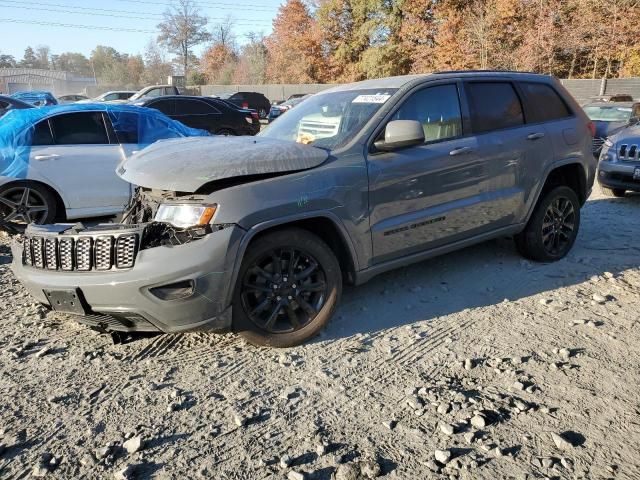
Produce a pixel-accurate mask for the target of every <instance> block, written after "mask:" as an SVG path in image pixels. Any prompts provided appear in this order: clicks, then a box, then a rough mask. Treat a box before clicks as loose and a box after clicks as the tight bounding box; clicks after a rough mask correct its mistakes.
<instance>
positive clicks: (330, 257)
mask: <svg viewBox="0 0 640 480" xmlns="http://www.w3.org/2000/svg"><path fill="white" fill-rule="evenodd" d="M341 290H342V274H341V272H340V265H339V264H338V261H337V259H336V257H335V255H334V253H333V251H332V250H331V249H330V248H329V247H328V246H327V244H325V243H324V242H323V241H322V240H321V239H320V238H318V237H317V236H316V235H314V234H312V233H310V232H308V231H306V230H302V229H299V228H287V229H286V230H280V231H276V232H273V233H270V234H266V235H264V236H263V237H261V238H258V239H257V240H256V241H255V242H252V243H251V244H250V245H249V247H247V251H246V253H245V256H244V258H243V262H242V266H241V268H240V273H239V276H238V281H237V283H236V289H235V292H234V301H233V328H234V330H235V331H236V332H238V333H240V334H241V335H242V336H244V337H245V338H246V339H247V340H248V341H249V342H250V343H253V344H255V345H269V346H274V347H290V346H294V345H299V344H300V343H303V342H305V341H306V340H308V339H309V338H311V337H313V336H314V335H316V334H317V333H318V332H319V331H320V329H322V328H323V327H324V325H325V324H326V323H327V322H328V321H329V319H330V318H331V316H332V315H333V311H334V310H335V307H336V305H337V302H338V298H339V296H340V292H341Z"/></svg>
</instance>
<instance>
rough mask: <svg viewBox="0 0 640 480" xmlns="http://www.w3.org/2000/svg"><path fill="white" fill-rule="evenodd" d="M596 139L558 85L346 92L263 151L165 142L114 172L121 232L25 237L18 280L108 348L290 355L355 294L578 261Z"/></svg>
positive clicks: (483, 78)
mask: <svg viewBox="0 0 640 480" xmlns="http://www.w3.org/2000/svg"><path fill="white" fill-rule="evenodd" d="M591 128H592V125H590V123H589V119H588V118H587V117H586V116H585V114H584V112H583V111H582V109H581V108H580V107H579V106H578V105H577V104H576V102H575V101H574V100H573V99H572V98H571V96H570V95H569V94H568V93H567V92H566V91H565V89H564V88H563V87H562V86H561V85H560V83H559V82H558V81H556V80H555V79H553V78H552V77H548V76H541V75H534V74H523V73H509V72H445V73H437V74H429V75H414V76H403V77H395V78H385V79H379V80H368V81H364V82H359V83H353V84H349V85H342V86H337V87H334V88H331V89H329V90H326V91H323V92H321V93H319V94H317V95H314V96H313V97H310V98H309V99H307V100H305V101H304V102H303V103H301V104H300V105H299V106H297V107H296V108H295V109H292V110H291V112H289V113H287V115H285V116H283V117H282V118H281V119H279V120H278V121H277V122H275V123H273V124H272V125H271V126H269V127H268V128H267V129H266V130H264V131H263V132H261V133H260V134H259V135H258V136H256V137H237V138H222V137H208V138H185V139H177V140H170V141H160V142H157V143H155V144H153V145H151V146H150V147H148V148H146V149H145V150H143V151H141V152H140V153H138V154H137V155H136V156H134V157H132V158H131V159H130V160H128V161H126V162H125V163H123V164H122V165H120V166H119V167H118V174H119V175H120V176H121V177H122V178H124V179H125V180H127V181H129V182H131V183H133V184H135V185H139V188H138V190H137V194H136V196H135V197H134V199H133V200H132V202H131V204H130V205H129V206H128V208H127V210H126V214H125V218H124V220H123V224H118V225H99V226H97V227H91V228H85V227H84V226H82V225H80V224H78V225H71V224H66V225H64V224H62V225H61V224H57V225H50V226H30V227H29V228H28V229H27V231H26V234H25V235H24V236H23V237H22V238H21V240H20V241H19V242H16V243H15V245H14V248H13V254H14V263H13V269H14V271H15V274H16V275H17V277H18V278H19V279H20V280H21V281H22V282H23V283H24V284H25V285H26V287H27V288H28V290H29V291H30V292H31V294H32V295H33V296H34V297H35V298H37V299H38V300H39V301H40V302H42V303H44V304H47V305H50V306H51V307H52V308H53V309H55V310H59V311H62V312H67V313H73V314H77V315H78V318H79V319H80V321H83V322H85V323H87V324H90V325H92V326H94V327H97V328H101V329H103V330H126V331H136V330H137V331H161V332H182V331H187V330H211V331H220V330H229V329H231V330H233V331H235V332H238V333H239V334H241V335H243V336H244V337H245V338H246V339H248V341H250V342H251V343H254V344H260V345H269V346H276V347H285V346H292V345H296V344H299V343H302V342H304V341H305V340H307V339H309V338H311V337H313V336H314V335H315V334H316V333H317V332H318V331H319V330H320V329H321V328H322V327H323V326H324V325H325V324H326V323H327V322H328V321H329V319H330V318H331V316H332V314H333V313H334V311H335V309H336V306H337V304H338V301H339V298H340V294H341V291H342V285H343V282H347V283H350V284H360V283H363V282H365V281H367V280H369V279H370V278H372V277H373V276H375V275H377V274H379V273H382V272H385V271H387V270H390V269H393V268H397V267H400V266H404V265H408V264H411V263H415V262H418V261H420V260H424V259H426V258H429V257H433V256H435V255H440V254H443V253H446V252H450V251H452V250H456V249H459V248H463V247H466V246H468V245H471V244H474V243H477V242H482V241H484V240H488V239H491V238H495V237H500V236H504V235H513V236H514V237H515V241H516V245H517V247H518V250H519V251H520V252H522V254H524V255H525V256H526V257H528V258H531V259H534V260H538V261H542V262H549V261H554V260H558V259H560V258H562V257H564V256H565V255H566V254H567V252H568V251H569V250H570V249H571V247H572V245H573V243H574V241H575V239H576V235H577V233H578V227H579V224H580V208H581V206H582V204H583V203H584V202H585V200H586V199H587V197H588V196H589V193H590V191H591V187H592V185H593V181H594V176H595V170H596V160H595V159H594V157H593V155H592V153H591V141H592V136H591V135H590V129H591Z"/></svg>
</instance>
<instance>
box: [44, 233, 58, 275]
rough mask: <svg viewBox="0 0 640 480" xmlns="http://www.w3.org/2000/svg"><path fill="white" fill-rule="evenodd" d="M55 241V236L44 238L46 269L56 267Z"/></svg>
mask: <svg viewBox="0 0 640 480" xmlns="http://www.w3.org/2000/svg"><path fill="white" fill-rule="evenodd" d="M57 243H58V241H57V240H56V239H55V238H45V239H44V256H45V261H46V264H47V269H49V270H57V269H58V252H57V250H58V249H57V246H58V245H57Z"/></svg>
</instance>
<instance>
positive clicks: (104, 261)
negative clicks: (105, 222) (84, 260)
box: [95, 237, 113, 270]
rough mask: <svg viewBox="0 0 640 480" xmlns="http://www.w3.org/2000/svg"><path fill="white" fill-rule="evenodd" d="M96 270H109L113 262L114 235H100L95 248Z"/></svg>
mask: <svg viewBox="0 0 640 480" xmlns="http://www.w3.org/2000/svg"><path fill="white" fill-rule="evenodd" d="M95 259H96V260H95V261H96V270H109V269H110V268H111V264H112V263H113V237H98V238H97V239H96V248H95Z"/></svg>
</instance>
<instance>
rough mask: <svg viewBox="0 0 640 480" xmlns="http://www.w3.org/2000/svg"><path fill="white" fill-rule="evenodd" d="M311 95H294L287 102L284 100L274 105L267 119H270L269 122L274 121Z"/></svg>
mask: <svg viewBox="0 0 640 480" xmlns="http://www.w3.org/2000/svg"><path fill="white" fill-rule="evenodd" d="M310 96H311V95H302V96H298V95H295V96H294V95H292V96H291V97H293V98H291V97H289V100H287V101H286V102H282V103H281V104H279V105H272V106H271V109H270V110H269V115H268V116H267V120H268V121H269V123H271V122H273V121H274V120H275V119H276V118H278V117H279V116H280V115H282V114H283V113H285V112H287V111H288V110H291V109H292V108H293V107H295V106H296V105H298V104H299V103H300V102H302V101H303V100H304V99H305V98H307V97H310Z"/></svg>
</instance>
